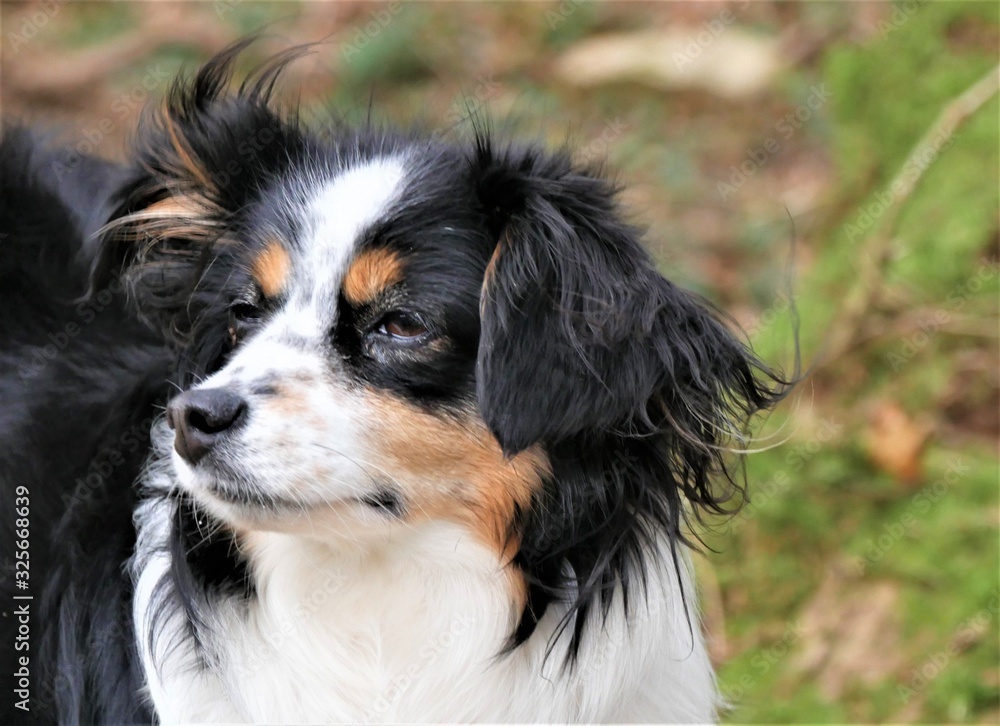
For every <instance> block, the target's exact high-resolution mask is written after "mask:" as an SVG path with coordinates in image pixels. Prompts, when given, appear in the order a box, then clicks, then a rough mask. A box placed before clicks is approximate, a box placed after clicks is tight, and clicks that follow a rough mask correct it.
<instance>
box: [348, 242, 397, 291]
mask: <svg viewBox="0 0 1000 726" xmlns="http://www.w3.org/2000/svg"><path fill="white" fill-rule="evenodd" d="M402 279H403V265H402V262H401V261H400V259H399V256H398V255H397V254H396V253H395V252H392V251H391V250H387V249H385V248H381V247H380V248H378V249H374V250H370V251H368V252H363V253H361V255H360V256H359V257H358V258H357V259H356V260H354V262H353V263H352V264H351V267H350V269H349V270H348V271H347V274H346V275H345V276H344V284H343V292H344V297H345V298H347V300H348V302H350V303H351V304H353V305H361V304H364V303H367V302H371V301H372V300H374V299H375V298H376V297H377V296H378V295H379V293H381V292H382V291H383V290H385V289H386V288H387V287H389V286H390V285H395V284H396V283H397V282H399V281H400V280H402Z"/></svg>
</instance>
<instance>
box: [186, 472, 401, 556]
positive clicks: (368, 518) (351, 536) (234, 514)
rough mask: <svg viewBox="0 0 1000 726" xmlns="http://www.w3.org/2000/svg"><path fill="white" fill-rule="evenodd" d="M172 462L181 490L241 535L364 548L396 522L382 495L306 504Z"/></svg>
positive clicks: (241, 478)
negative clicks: (346, 543)
mask: <svg viewBox="0 0 1000 726" xmlns="http://www.w3.org/2000/svg"><path fill="white" fill-rule="evenodd" d="M172 459H173V460H172V463H173V468H174V479H175V481H176V483H177V486H178V488H179V489H180V490H181V491H183V492H184V493H186V494H188V495H189V496H191V498H192V499H193V500H194V501H195V502H196V503H197V504H198V505H199V506H200V507H201V508H202V509H204V510H205V511H206V512H207V513H208V514H210V515H212V516H213V517H215V518H216V519H218V520H219V521H221V522H224V523H226V524H228V525H230V526H232V527H233V528H235V529H238V530H244V531H246V530H257V531H270V532H280V533H284V534H296V535H303V536H307V537H310V538H314V539H323V540H331V541H343V540H348V541H353V542H361V541H364V540H367V539H369V538H371V537H373V536H377V535H378V534H379V532H381V531H382V530H383V529H384V525H385V524H386V523H387V522H389V521H391V520H392V519H394V516H393V513H392V512H391V511H390V510H391V507H388V506H387V505H386V503H385V502H384V501H382V500H381V499H380V498H379V497H380V495H379V494H378V493H374V492H373V493H372V494H370V495H365V494H362V495H351V496H346V495H345V496H343V497H339V498H331V499H324V500H322V501H318V502H303V501H297V500H295V499H292V498H290V497H286V496H281V495H280V494H272V493H268V492H265V491H264V490H263V489H262V488H259V487H256V486H254V484H253V481H252V479H250V478H249V477H247V476H246V475H244V474H241V473H238V472H229V471H225V470H222V468H221V467H218V466H215V465H211V464H209V465H206V464H204V463H202V464H199V465H198V466H196V467H192V466H191V465H189V464H188V463H187V462H185V461H184V460H183V459H182V458H181V457H180V456H178V455H177V454H176V452H175V454H174V456H173V458H172Z"/></svg>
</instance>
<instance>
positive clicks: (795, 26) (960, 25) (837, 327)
mask: <svg viewBox="0 0 1000 726" xmlns="http://www.w3.org/2000/svg"><path fill="white" fill-rule="evenodd" d="M998 14H1000V11H998V5H997V4H996V3H993V2H989V3H958V2H904V3H882V2H852V3H796V4H792V3H787V4H786V3H775V2H750V3H747V2H723V3H714V2H705V3H696V4H695V3H658V4H644V3H628V4H622V3H618V4H590V3H580V2H574V1H572V0H567V1H565V2H562V3H558V4H557V3H519V4H515V3H507V4H487V3H483V4H420V3H406V4H402V3H394V2H391V3H362V2H341V3H336V4H328V3H299V2H285V3H258V2H251V1H250V0H217V1H216V2H198V3H174V2H158V3H140V2H130V3H83V2H71V3H61V2H43V1H39V2H22V3H9V2H8V3H4V4H3V5H2V10H0V20H2V40H0V43H2V46H0V48H2V56H0V60H2V63H0V72H2V77H0V80H2V85H0V89H2V94H0V103H2V111H3V113H4V115H5V116H6V117H8V118H10V117H13V118H22V119H26V120H29V121H39V122H44V123H46V124H47V125H50V126H51V125H54V126H56V127H57V128H58V129H59V136H60V137H61V138H62V139H63V140H64V141H65V142H66V143H69V144H71V145H73V146H76V147H77V148H78V149H79V150H80V151H81V152H85V153H90V152H96V153H99V154H103V155H106V156H109V157H121V156H122V155H123V150H124V148H125V147H124V144H125V142H126V138H127V136H128V130H129V129H130V128H132V127H133V125H134V123H135V120H136V118H137V115H138V112H139V109H140V108H141V105H142V103H143V102H144V101H146V100H147V99H149V98H156V97H158V96H159V95H161V94H162V93H163V92H164V90H165V88H166V85H167V83H168V82H169V79H170V78H171V77H172V76H173V75H174V74H175V73H176V72H177V71H178V70H179V69H180V68H181V67H185V66H187V67H190V66H192V65H193V64H195V63H197V62H198V61H200V60H203V59H204V58H206V57H207V56H208V55H210V54H211V53H212V52H214V51H216V50H218V49H219V48H221V47H222V46H223V45H225V44H226V43H228V42H230V41H232V40H234V39H235V38H237V37H239V36H240V35H241V34H244V33H246V32H249V31H253V30H256V29H259V28H261V27H262V26H265V25H266V26H267V28H268V31H269V33H270V35H269V37H267V38H265V39H264V40H263V41H262V42H260V43H259V44H258V45H257V46H256V47H255V48H254V49H253V50H252V51H251V52H250V53H249V54H248V57H247V58H246V60H247V62H248V64H249V63H252V62H253V61H254V60H255V59H257V60H259V59H260V58H263V57H264V56H265V55H267V54H268V53H271V52H275V51H277V50H280V49H282V48H285V47H287V46H288V45H289V44H291V43H300V42H308V41H320V40H322V41H324V43H323V44H322V45H319V46H317V48H316V52H315V53H314V54H313V55H311V56H309V57H307V58H305V59H303V60H301V61H299V62H297V63H296V64H295V65H293V66H292V67H291V69H290V70H289V73H288V75H287V77H286V80H285V84H284V88H285V90H286V93H285V95H284V97H285V98H286V99H287V100H288V102H289V103H295V102H301V104H302V105H303V107H304V108H305V109H306V110H307V111H306V114H305V115H306V117H307V118H309V117H314V118H321V117H322V116H323V115H325V114H327V113H329V111H330V110H334V111H335V112H337V113H340V114H343V115H345V116H347V117H348V118H361V117H363V116H365V115H366V114H367V113H368V107H369V104H370V105H371V107H372V108H373V109H374V114H375V115H376V116H377V117H382V118H386V119H391V120H393V121H394V122H397V123H399V122H410V121H415V122H423V123H427V124H429V125H433V126H436V127H440V128H450V127H452V126H456V125H461V124H462V123H463V119H465V117H466V116H467V114H468V112H469V111H470V110H471V111H475V112H481V113H485V114H488V115H489V116H491V117H493V118H494V119H495V120H496V125H497V126H498V127H499V128H502V129H508V130H510V131H511V133H517V134H520V135H522V136H528V137H532V138H543V139H545V140H547V141H548V142H550V143H552V144H554V145H558V144H562V143H566V142H569V143H570V144H571V145H572V146H573V147H574V148H575V149H576V150H577V153H578V155H579V156H580V157H581V158H582V159H586V160H601V159H604V160H606V161H607V165H608V168H609V170H611V171H612V172H613V173H614V174H615V175H616V176H617V177H618V178H619V179H620V180H621V181H622V183H623V184H624V185H625V187H626V190H625V192H624V194H623V198H624V201H625V202H626V204H627V206H628V208H629V210H630V213H631V214H632V215H633V217H634V219H635V221H637V222H639V223H641V224H643V225H644V226H646V227H648V230H649V231H648V235H647V242H648V244H649V246H650V248H651V249H652V251H653V252H654V254H656V256H657V258H658V260H659V263H660V265H661V269H662V271H663V272H664V274H666V275H668V276H669V277H671V278H672V279H674V280H676V281H678V282H680V283H682V284H684V285H686V286H688V287H690V288H693V289H695V290H698V291H699V292H701V293H703V294H705V295H706V296H708V297H709V298H711V299H713V300H715V301H716V302H718V303H719V304H720V305H721V306H722V307H724V308H725V309H726V310H728V311H730V312H731V313H732V314H733V315H734V317H735V318H736V320H737V321H738V322H739V323H740V324H741V325H742V326H743V327H744V328H745V329H746V330H747V331H748V334H749V335H750V337H751V339H752V341H753V343H754V345H755V347H757V348H758V350H759V351H760V352H761V353H762V355H763V356H764V357H765V358H766V359H768V360H769V361H771V362H773V363H776V364H779V365H784V366H786V367H788V366H790V365H791V362H792V355H793V344H792V332H791V331H792V326H791V321H790V319H789V305H788V299H789V298H788V283H789V279H790V278H789V273H788V270H789V250H790V245H791V242H792V241H793V240H794V241H795V252H796V259H795V266H794V274H793V280H792V284H793V286H794V292H795V297H796V300H797V302H798V307H799V313H800V316H801V341H802V352H803V356H804V359H805V362H806V364H807V365H812V366H813V369H812V372H811V375H810V376H809V377H808V379H807V380H806V381H805V382H804V384H803V385H802V387H801V391H800V395H799V396H798V397H797V399H795V400H794V401H791V402H789V403H788V404H787V405H786V406H785V407H784V409H783V410H782V411H780V412H778V413H776V414H775V415H773V416H771V418H770V420H768V421H767V422H766V425H765V426H763V428H762V429H761V431H760V435H759V437H758V440H757V441H756V442H755V447H756V448H761V449H766V450H764V451H761V452H760V453H756V454H754V455H753V456H751V457H750V458H749V460H748V466H747V473H748V479H749V483H750V492H751V496H752V500H751V502H750V504H749V506H748V507H747V508H745V509H744V510H743V511H742V513H741V514H740V515H738V516H736V517H735V518H733V519H731V520H728V521H717V522H715V523H713V525H712V527H711V529H710V531H709V532H708V533H707V534H706V535H705V537H706V542H707V544H708V545H709V546H710V548H711V550H714V551H709V552H707V555H706V556H705V557H701V558H699V562H698V567H699V570H700V578H701V589H702V602H703V609H704V620H705V628H706V630H707V631H708V633H709V636H710V638H711V648H712V656H713V658H714V659H715V660H716V661H717V662H718V663H719V665H720V679H721V687H722V690H723V692H724V693H725V694H726V696H727V697H728V698H729V700H730V701H731V703H732V706H733V707H732V710H731V711H729V712H728V713H727V714H726V715H725V719H726V720H728V721H731V722H762V723H773V722H803V721H806V722H845V721H893V722H988V723H997V722H998V721H1000V647H998V633H1000V630H998V627H997V620H998V618H1000V615H998V604H1000V600H998V598H1000V590H998V579H1000V557H998V553H1000V540H998V519H1000V502H998V433H1000V414H998V351H997V340H998V291H1000V285H998V271H1000V268H998V235H1000V232H998V177H1000V173H998V172H1000V169H998V153H1000V151H998V115H1000V106H998V101H997V96H996V88H997V78H998V76H997V68H996V63H997V59H998V49H1000V27H998ZM779 444H780V446H779Z"/></svg>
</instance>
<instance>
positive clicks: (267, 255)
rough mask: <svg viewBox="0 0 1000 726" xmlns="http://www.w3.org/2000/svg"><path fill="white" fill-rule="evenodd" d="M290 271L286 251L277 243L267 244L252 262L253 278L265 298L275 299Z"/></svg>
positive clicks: (289, 261)
mask: <svg viewBox="0 0 1000 726" xmlns="http://www.w3.org/2000/svg"><path fill="white" fill-rule="evenodd" d="M291 269H292V262H291V259H290V258H289V257H288V250H286V249H285V248H284V246H282V244H281V243H280V242H277V241H271V242H268V243H267V245H266V246H265V247H264V249H263V250H261V252H260V253H259V254H258V255H257V257H256V258H254V261H253V277H254V279H255V280H256V281H257V284H258V285H260V289H261V292H263V293H264V295H265V296H267V297H277V296H278V295H279V294H280V293H281V291H282V290H284V289H285V285H286V284H287V283H288V273H289V272H290V271H291Z"/></svg>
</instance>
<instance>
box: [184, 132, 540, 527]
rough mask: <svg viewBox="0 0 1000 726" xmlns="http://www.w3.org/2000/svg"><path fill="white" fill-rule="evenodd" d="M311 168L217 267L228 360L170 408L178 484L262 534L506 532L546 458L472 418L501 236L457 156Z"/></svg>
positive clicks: (427, 154)
mask: <svg viewBox="0 0 1000 726" xmlns="http://www.w3.org/2000/svg"><path fill="white" fill-rule="evenodd" d="M324 151H325V150H324ZM310 163H311V164H312V168H295V169H293V170H292V171H291V173H289V174H287V175H286V178H285V179H281V180H276V181H274V182H272V184H271V185H270V186H269V188H267V189H266V190H263V191H262V192H261V193H260V194H259V195H258V196H257V198H256V199H254V200H253V201H252V202H251V204H250V205H249V207H247V208H246V209H245V210H244V211H243V214H244V219H245V222H244V223H242V224H241V227H242V230H243V231H242V233H241V234H240V235H239V238H238V239H234V240H232V241H231V242H227V243H226V244H228V245H231V247H232V248H233V249H232V250H225V251H222V250H220V251H219V252H218V253H216V254H217V255H218V256H217V257H214V258H213V260H212V261H210V262H209V265H211V264H212V262H214V263H215V264H218V265H220V266H222V267H223V268H224V269H225V270H226V272H225V278H226V279H225V280H224V281H220V288H219V291H218V294H219V298H220V299H219V306H220V308H221V307H225V308H226V311H225V315H226V326H225V331H221V330H219V331H217V332H215V335H217V336H220V338H224V339H222V340H218V341H216V342H217V343H222V344H224V350H225V353H224V364H223V365H222V367H221V368H220V369H219V370H217V371H215V372H214V373H212V374H211V375H210V376H209V377H208V378H207V379H206V380H204V381H201V382H199V383H197V384H196V385H195V386H193V387H192V388H191V389H190V390H188V391H187V392H185V393H183V394H182V395H180V396H177V397H176V398H174V399H173V400H172V402H171V403H170V406H169V408H168V422H169V423H170V426H171V428H172V429H173V431H174V436H175V442H174V457H173V458H174V464H175V467H176V471H177V476H178V480H179V481H180V483H181V485H182V486H184V487H185V488H187V489H189V490H190V491H191V493H192V494H193V495H194V496H196V497H198V498H199V499H202V500H204V501H205V502H206V503H208V504H209V506H211V508H212V509H213V511H216V512H219V513H220V514H222V515H223V516H224V517H225V518H226V519H228V520H230V521H236V522H242V523H249V524H252V525H254V526H263V527H276V528H287V529H292V530H295V531H307V532H309V533H310V534H311V535H312V536H319V537H332V536H336V537H342V536H349V537H351V538H355V539H357V538H358V537H359V536H363V535H364V534H365V533H369V534H379V533H380V532H381V531H382V529H383V527H384V525H392V524H395V523H399V522H402V523H405V524H407V525H412V524H415V523H417V522H419V521H422V520H427V519H444V520H449V521H454V522H457V523H461V524H464V525H467V526H468V527H469V528H470V529H471V530H472V531H473V532H475V533H476V534H477V535H479V536H480V537H481V538H482V539H483V541H484V542H487V543H500V542H501V540H502V539H503V538H504V537H505V535H506V532H507V527H508V525H509V523H510V522H511V521H512V518H513V514H514V511H515V508H517V507H520V508H526V507H527V506H528V503H529V501H530V499H531V496H532V493H533V492H534V491H535V490H537V488H538V487H539V486H540V484H541V480H542V477H543V476H544V475H545V474H546V472H547V469H548V465H547V462H546V457H545V454H544V452H543V451H542V450H541V449H540V447H538V446H533V447H529V448H527V449H525V450H523V451H520V452H519V453H517V454H515V455H513V456H510V457H506V456H504V453H503V451H502V450H501V447H500V444H499V442H498V441H497V439H496V438H495V437H494V436H493V435H492V434H491V433H490V430H489V428H488V426H487V425H486V423H485V421H484V420H483V418H482V416H481V415H480V414H479V412H478V410H477V402H476V389H475V382H476V362H477V358H478V352H479V329H480V320H479V316H480V305H481V303H482V302H483V300H484V299H485V298H484V295H488V288H486V287H484V281H485V274H486V268H487V265H488V262H489V259H490V256H491V254H492V251H493V246H492V245H491V242H490V240H489V236H488V230H487V229H486V227H485V226H484V225H482V224H481V220H480V219H477V217H476V216H475V215H474V214H472V213H471V212H470V211H469V207H470V204H472V202H473V199H472V191H473V190H471V189H469V188H467V182H468V178H469V170H468V164H467V161H466V160H465V159H464V158H463V157H462V156H461V155H460V154H458V153H456V152H455V151H449V150H446V151H445V152H444V153H443V152H442V150H441V149H436V148H435V147H433V146H426V145H424V146H418V145H408V144H401V145H400V147H399V148H398V149H397V150H392V151H389V152H387V153H373V154H371V155H367V156H362V157H359V158H354V159H350V160H348V161H338V160H336V159H335V158H332V155H329V156H328V155H325V154H324V152H323V151H320V150H317V152H316V155H315V156H313V158H312V159H311V161H310ZM223 258H225V259H223ZM205 274H206V275H211V274H213V271H212V270H211V269H210V268H209V267H208V266H206V271H205ZM359 525H360V526H359Z"/></svg>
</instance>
